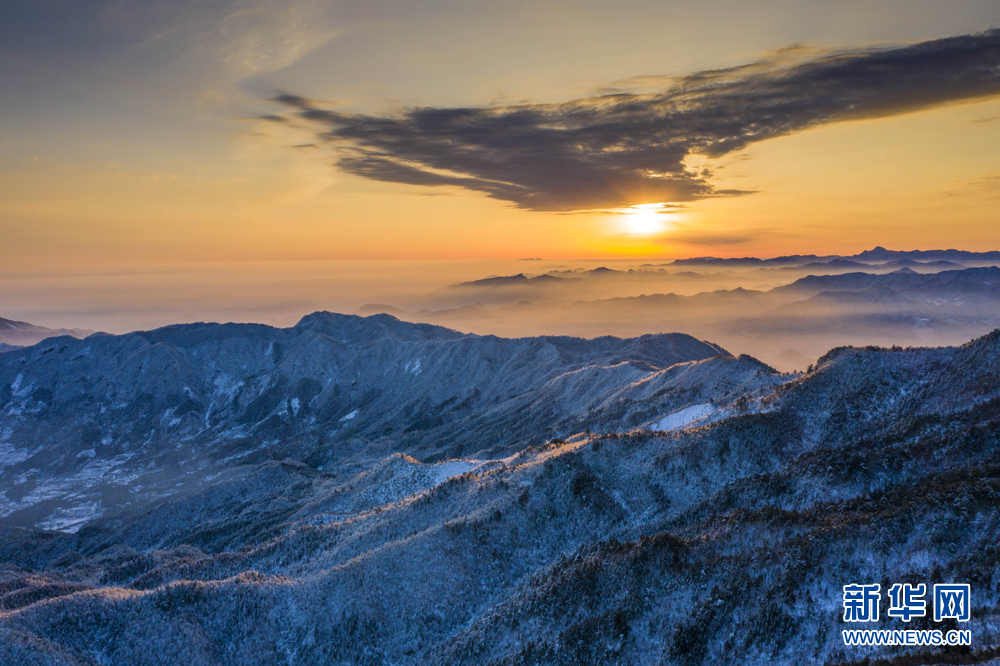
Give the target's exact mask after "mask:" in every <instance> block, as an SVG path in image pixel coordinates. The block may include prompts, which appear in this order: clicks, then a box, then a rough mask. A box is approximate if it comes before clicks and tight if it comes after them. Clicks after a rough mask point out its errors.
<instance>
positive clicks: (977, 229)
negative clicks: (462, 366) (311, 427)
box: [0, 0, 1000, 275]
mask: <svg viewBox="0 0 1000 666" xmlns="http://www.w3.org/2000/svg"><path fill="white" fill-rule="evenodd" d="M462 6H464V7H465V8H464V9H458V7H459V5H456V4H454V3H428V4H427V5H426V7H424V9H422V10H417V9H415V8H413V7H411V6H409V5H407V6H406V7H405V8H404V7H403V6H402V5H398V4H393V3H384V2H380V3H375V5H373V7H372V8H370V9H368V10H362V9H360V8H358V7H356V6H355V7H352V6H349V5H336V4H334V5H320V4H313V3H309V2H298V3H291V4H287V5H286V4H284V3H282V4H281V5H278V4H276V3H268V2H245V3H228V4H227V3H225V2H222V3H217V4H216V5H213V6H212V8H211V9H205V8H201V9H199V8H198V5H196V4H194V3H192V4H191V5H187V4H185V3H180V4H179V5H178V7H179V9H178V11H177V12H176V13H175V14H167V13H163V14H153V13H151V12H150V11H148V10H146V9H143V7H141V6H140V5H138V4H134V5H133V4H132V3H110V2H109V3H108V4H107V5H106V6H103V7H102V6H100V5H95V6H94V7H92V8H90V9H78V10H75V11H76V12H77V13H79V12H88V11H90V12H92V15H88V16H86V17H83V18H81V16H79V15H77V14H74V13H73V12H70V13H69V14H67V15H65V16H62V15H59V14H58V12H55V11H53V13H51V14H48V15H43V14H39V15H34V14H32V13H31V10H29V9H26V10H24V16H20V15H18V16H17V17H16V19H17V20H16V21H12V22H11V24H12V25H13V26H14V27H12V28H10V29H11V30H15V29H20V30H24V31H27V32H29V33H30V32H31V31H32V30H34V31H37V32H38V34H39V36H40V38H39V39H37V40H35V41H30V40H27V39H13V40H8V41H7V43H8V46H6V47H4V48H5V50H6V51H8V53H7V54H6V55H5V56H4V57H3V58H2V59H0V60H2V62H3V65H2V66H0V67H2V72H0V83H2V84H4V85H5V88H6V89H7V90H9V91H11V94H10V95H5V97H6V101H4V102H2V103H0V119H2V122H3V129H4V132H3V133H2V136H0V141H2V150H0V154H2V157H0V233H2V238H3V242H2V244H0V263H2V264H3V265H4V266H5V269H4V271H5V274H6V275H11V274H15V273H17V272H19V271H20V272H28V273H31V274H36V275H37V274H48V273H51V274H53V275H55V274H58V273H59V271H61V270H66V269H67V268H72V269H73V270H75V271H77V272H83V273H86V272H88V271H101V270H105V269H106V268H107V267H109V266H145V265H153V264H156V265H164V266H175V265H181V264H185V263H192V262H193V263H197V264H200V265H204V264H208V265H211V264H213V263H218V262H223V263H225V262H232V261H240V260H260V259H269V260H271V259H273V260H301V259H309V260H315V259H421V258H424V259H471V258H508V259H514V258H518V257H529V256H530V257H535V256H541V257H546V258H555V257H566V258H583V257H682V256H699V255H709V254H711V255H716V256H746V255H754V256H775V255H779V254H786V253H821V254H829V253H855V252H857V251H860V250H863V249H866V248H870V247H872V246H875V245H884V246H887V247H892V248H897V249H916V248H921V249H930V248H940V247H956V248H961V249H969V250H989V249H998V248H1000V219H998V218H1000V205H998V204H1000V157H998V155H1000V150H998V148H1000V100H998V99H997V98H995V97H993V98H987V99H985V100H983V99H980V100H979V101H973V102H970V101H964V102H962V101H960V102H958V103H953V104H950V105H945V106H938V107H936V108H932V109H930V110H920V111H916V112H913V113H907V114H903V115H895V116H892V117H887V118H881V119H875V120H862V121H851V122H837V123H832V124H826V125H823V126H820V127H817V128H815V129H808V130H805V131H799V132H794V133H791V134H790V135H787V136H780V137H777V138H773V139H768V140H766V141H761V142H758V143H752V144H750V145H749V146H747V147H745V148H744V149H741V150H739V151H736V152H734V153H731V154H727V155H723V156H722V157H719V158H716V159H708V158H703V157H701V156H698V155H694V156H692V157H691V158H690V159H689V162H691V163H692V164H693V163H695V162H697V164H698V167H699V168H702V167H705V166H707V167H709V168H711V169H712V170H713V172H714V176H713V177H712V179H711V184H712V185H713V186H714V187H715V188H716V189H718V190H724V189H740V190H748V191H753V192H754V193H752V194H745V195H742V196H731V197H715V198H705V199H701V200H695V201H690V202H687V203H685V204H684V205H685V206H686V207H685V208H684V209H682V210H680V211H679V212H676V213H672V214H669V215H655V214H654V215H652V216H651V215H649V213H648V211H642V210H638V211H637V212H636V213H635V214H631V213H626V214H624V215H623V214H614V213H611V212H608V211H576V212H573V213H572V214H564V213H558V212H537V211H531V210H524V209H520V208H516V207H514V206H513V205H512V204H511V202H509V201H504V200H498V199H492V198H488V197H487V196H486V195H484V194H482V193H481V192H476V191H470V190H467V189H463V188H460V187H456V186H439V187H423V186H417V185H408V184H399V183H390V182H380V181H376V180H369V179H366V178H363V177H359V176H358V175H352V174H350V173H347V172H345V171H344V170H343V169H339V168H337V167H336V166H334V162H335V161H336V159H337V148H336V146H327V145H321V146H319V147H313V148H293V147H292V146H294V145H296V144H300V143H307V142H309V140H310V136H309V134H308V132H307V131H305V130H303V129H301V128H299V129H295V128H291V127H286V126H284V125H281V124H278V123H274V122H268V121H265V120H259V119H256V116H259V115H262V114H268V113H272V112H273V111H274V110H275V109H274V105H273V104H271V103H269V102H267V101H266V100H265V98H266V97H268V96H270V95H273V94H275V92H276V91H279V90H291V91H294V92H296V93H297V94H307V95H309V96H312V97H314V98H318V99H320V100H327V102H328V103H329V108H334V109H342V110H344V111H345V112H351V113H358V112H364V113H373V114H378V113H391V112H392V111H393V110H394V109H402V108H407V107H410V106H428V107H434V106H437V107H447V106H454V105H458V106H465V105H472V106H481V105H490V104H509V103H511V102H512V101H521V100H526V101H530V102H533V103H552V102H561V101H565V100H570V99H576V98H580V97H586V96H587V95H591V94H593V93H594V92H595V91H599V90H601V88H602V86H606V85H607V84H609V83H610V82H613V81H616V80H620V79H624V78H627V77H632V76H638V75H648V74H657V75H659V74H666V75H671V76H681V75H685V74H689V73H692V72H695V71H700V70H704V69H709V68H713V67H729V66H733V65H739V64H745V63H748V62H753V61H754V60H756V59H759V58H760V57H762V56H763V54H766V53H768V52H769V51H772V50H773V49H776V48H780V47H783V46H787V45H789V44H794V43H809V44H818V45H820V46H822V47H824V48H827V49H830V48H860V47H867V46H869V45H871V44H906V43H913V42H916V41H920V40H925V39H931V38H938V37H947V36H950V35H957V34H968V33H971V32H975V31H977V30H982V29H984V28H987V27H990V26H997V25H1000V5H997V3H995V2H975V1H972V0H969V1H968V2H963V3H960V5H959V8H958V9H956V5H955V3H953V2H934V1H930V0H928V1H921V2H911V1H907V2H902V1H900V2H884V3H878V6H877V7H876V6H873V5H872V3H865V2H836V3H816V2H792V1H790V0H789V1H785V2H765V3H760V4H759V5H757V6H756V7H755V8H754V9H753V10H752V11H751V9H750V8H747V7H745V6H744V3H735V2H718V3H689V2H672V3H652V2H647V3H643V2H636V3H633V4H632V5H629V6H617V5H616V7H615V8H614V9H612V8H609V7H607V6H605V3H575V4H573V3H544V4H536V3H524V4H518V3H511V4H509V5H508V6H507V7H506V8H504V9H503V10H499V9H497V8H495V7H493V8H489V7H485V6H482V7H481V6H479V5H462ZM389 9H393V10H396V9H398V11H396V12H395V14H394V12H393V11H388V10H389ZM19 11H20V10H19ZM39 11H41V10H39ZM396 14H398V15H396ZM60 22H63V23H65V25H60ZM751 28H753V29H752V30H751ZM634 203H655V202H649V201H635V202H634ZM643 216H645V217H643Z"/></svg>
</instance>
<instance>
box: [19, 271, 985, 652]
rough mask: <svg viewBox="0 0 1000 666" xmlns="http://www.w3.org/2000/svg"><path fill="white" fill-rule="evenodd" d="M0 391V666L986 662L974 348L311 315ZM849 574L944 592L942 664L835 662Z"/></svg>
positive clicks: (76, 364) (148, 339) (168, 341)
mask: <svg viewBox="0 0 1000 666" xmlns="http://www.w3.org/2000/svg"><path fill="white" fill-rule="evenodd" d="M896 275H902V276H903V277H902V278H899V277H893V278H892V279H894V280H900V279H904V280H908V279H912V276H910V275H909V274H907V273H904V274H896ZM978 278H981V279H979V282H987V281H988V280H990V279H992V278H991V277H990V275H989V274H982V275H980V276H978ZM978 278H977V279H978ZM848 279H854V278H848ZM937 279H939V280H941V281H942V283H946V282H948V281H947V280H946V279H945V278H944V277H941V278H937ZM952 279H957V278H952ZM963 279H965V278H963ZM972 282H975V280H972ZM855 288H856V290H857V292H865V290H875V292H877V290H879V289H883V288H887V289H891V290H892V293H889V292H887V291H885V290H884V289H883V291H881V292H877V293H874V292H865V293H866V294H869V295H871V296H872V298H874V299H882V300H888V301H889V302H894V301H895V299H897V298H909V296H907V295H906V289H905V288H902V287H901V288H896V287H891V286H888V285H877V284H863V285H859V284H855V283H851V289H852V290H854V289H855ZM925 288H927V289H929V288H930V287H927V286H926V285H924V286H922V287H921V289H925ZM809 289H810V290H814V295H813V296H810V297H809V298H813V297H815V296H818V295H820V294H824V293H826V295H825V296H823V297H822V298H823V299H831V298H833V299H836V298H838V297H837V296H830V294H831V293H834V294H836V293H837V292H839V291H842V290H839V289H837V285H830V284H827V283H824V284H816V285H812V286H810V287H809ZM977 289H978V287H977ZM988 291H989V290H988V289H986V288H983V289H980V290H979V291H978V292H976V293H980V294H983V297H984V298H986V297H987V296H988ZM852 293H853V292H852ZM900 293H902V294H903V296H899V295H898V294H900ZM737 297H740V296H737ZM0 404H2V412H0V414H2V416H0V466H2V467H0V483H2V491H3V496H2V497H3V499H2V504H0V513H2V518H0V532H2V536H3V538H2V539H0V563H2V565H0V662H2V663H17V664H22V663H23V664H56V663H61V664H88V665H89V664H162V663H187V664H279V663H280V664H288V663H293V664H580V663H595V664H707V663H741V664H755V663H760V664H764V663H768V664H770V663H777V664H827V663H837V664H861V663H866V664H867V663H871V660H872V659H882V660H884V662H883V663H887V664H900V665H901V664H932V663H935V664H936V663H987V662H989V661H990V660H992V659H995V658H996V657H997V656H1000V607H998V599H1000V553H998V546H997V544H998V543H1000V509H998V507H1000V427H998V426H1000V331H994V332H992V333H990V334H988V335H985V336H983V337H980V338H977V339H975V340H973V341H971V342H968V343H966V344H963V345H961V346H954V347H943V348H923V347H919V348H901V347H894V348H878V347H870V348H856V347H845V348H837V349H834V350H831V351H830V352H829V353H827V354H825V355H823V356H822V357H821V358H820V359H818V361H817V362H816V363H815V364H814V366H813V367H812V368H810V369H809V371H808V372H807V373H800V374H782V373H779V372H778V371H776V370H774V369H773V368H771V367H769V366H768V365H765V364H763V363H761V362H759V361H757V360H756V359H754V358H751V357H748V356H733V355H730V354H729V353H728V352H727V350H726V349H723V348H721V347H720V346H718V345H716V344H713V343H709V342H703V341H700V340H698V339H696V338H694V337H691V336H689V335H683V334H660V335H645V336H641V337H637V338H631V339H621V338H613V337H603V338H597V339H592V340H584V339H579V338H570V337H535V338H521V339H505V338H496V337H492V336H478V335H469V334H462V333H458V332H456V331H454V330H450V329H445V328H441V327H437V326H431V325H427V324H414V323H407V322H402V321H399V320H398V319H395V318H393V317H391V316H388V315H376V316H371V317H366V318H362V317H354V316H345V315H336V314H331V313H315V314H313V315H310V316H308V317H306V318H304V319H303V320H302V321H301V322H300V323H299V324H298V325H297V326H294V327H292V328H287V329H276V328H271V327H267V326H262V325H232V324H230V325H219V324H198V325H184V326H172V327H168V328H164V329H158V330H155V331H148V332H140V333H132V334H128V335H124V336H110V335H104V334H98V335H92V336H90V337H87V338H85V339H82V340H80V339H76V338H72V337H57V338H51V339H48V340H45V341H44V342H42V343H40V344H37V345H35V346H33V347H29V348H26V349H18V350H13V351H7V352H4V353H3V354H0ZM853 582H878V583H881V584H883V588H885V589H887V587H888V584H889V583H891V582H912V583H920V582H926V583H933V582H968V583H970V584H971V586H972V595H973V596H972V610H973V620H972V621H971V622H970V623H968V625H964V626H963V627H962V628H967V629H969V630H970V631H971V632H972V636H973V645H972V648H971V649H959V648H929V647H918V646H911V647H897V648H888V647H886V648H847V647H845V646H844V644H843V641H842V639H841V636H840V630H841V629H843V628H844V624H843V622H842V620H841V618H842V617H843V607H842V605H841V595H842V586H843V585H845V584H848V583H853ZM899 624H900V623H899V621H898V620H895V619H883V620H882V622H880V623H879V624H878V625H877V626H881V627H883V628H899V627H898V626H897V625H899ZM937 626H938V625H934V624H933V623H932V622H931V620H930V619H929V618H924V619H923V620H917V621H915V622H914V623H913V626H907V627H906V628H932V627H937Z"/></svg>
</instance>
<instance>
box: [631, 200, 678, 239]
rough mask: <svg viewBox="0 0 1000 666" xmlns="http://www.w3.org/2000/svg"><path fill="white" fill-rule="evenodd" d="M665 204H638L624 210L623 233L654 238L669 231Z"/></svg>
mask: <svg viewBox="0 0 1000 666" xmlns="http://www.w3.org/2000/svg"><path fill="white" fill-rule="evenodd" d="M665 206H666V204H663V203H650V204H638V205H636V206H629V207H628V208H622V209H620V210H621V213H622V216H621V225H622V231H624V232H625V234H627V235H629V236H654V235H656V234H660V233H663V232H664V231H666V229H667V219H666V216H665V215H664V210H663V209H664V207H665Z"/></svg>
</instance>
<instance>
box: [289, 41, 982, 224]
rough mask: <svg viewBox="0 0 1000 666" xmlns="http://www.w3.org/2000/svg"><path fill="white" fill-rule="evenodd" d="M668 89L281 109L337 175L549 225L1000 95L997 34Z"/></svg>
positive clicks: (716, 76)
mask: <svg viewBox="0 0 1000 666" xmlns="http://www.w3.org/2000/svg"><path fill="white" fill-rule="evenodd" d="M649 80H650V79H648V78H647V79H646V81H649ZM659 80H660V81H662V90H660V91H659V92H654V93H642V94H640V93H635V92H614V93H610V94H606V95H601V96H598V97H590V98H584V99H579V100H574V101H570V102H564V103H558V104H518V105H508V106H490V107H469V108H432V107H421V108H413V109H408V110H405V111H403V112H400V113H396V114H391V115H383V116H376V115H363V114H350V113H340V112H337V111H332V110H327V109H323V108H320V107H319V106H318V105H317V104H316V103H314V102H313V101H311V100H309V99H307V98H304V97H300V96H298V95H291V94H284V95H279V96H278V97H276V98H275V101H277V102H280V103H281V104H283V105H285V106H287V107H289V108H290V109H292V110H293V114H294V115H296V116H298V118H299V120H302V121H306V122H308V123H310V124H311V125H313V126H315V128H316V131H317V136H318V137H319V139H321V140H322V141H325V142H330V143H333V144H334V145H337V146H338V147H339V149H340V151H341V157H340V158H339V160H338V162H337V164H338V166H339V167H340V168H342V169H344V170H346V171H348V172H350V173H354V174H356V175H359V176H364V177H366V178H371V179H374V180H383V181H390V182H398V183H410V184H414V185H425V186H434V185H457V186H460V187H464V188H468V189H470V190H477V191H481V192H486V193H487V194H489V195H490V196H492V197H495V198H497V199H501V200H504V201H509V202H512V203H513V204H515V205H516V206H518V207H520V208H526V209H530V210H545V211H574V210H588V209H598V208H615V207H620V206H626V205H630V204H637V203H646V202H654V201H673V202H678V201H693V200H697V199H702V198H706V197H711V196H720V195H726V194H738V193H739V192H738V191H733V190H719V189H717V188H715V187H713V185H712V183H711V181H710V177H711V174H710V173H708V172H707V171H701V172H694V171H690V170H687V169H685V166H684V160H685V158H686V157H688V156H689V155H692V154H700V155H705V156H708V157H719V156H722V155H725V154H727V153H731V152H732V151H736V150H740V149H742V148H744V147H746V146H747V145H749V144H751V143H754V142H756V141H762V140H764V139H770V138H773V137H778V136H783V135H787V134H791V133H794V132H799V131H802V130H805V129H809V128H812V127H817V126H820V125H824V124H829V123H835V122H841V121H845V120H859V119H868V118H880V117H886V116H893V115H898V114H902V113H907V112H911V111H917V110H920V109H925V108H928V107H932V106H936V105H940V104H946V103H952V102H960V101H965V100H973V99H976V98H984V97H988V96H992V95H997V94H1000V29H993V30H989V31H987V32H983V33H980V34H976V35H965V36H959V37H950V38H947V39H937V40H933V41H927V42H922V43H919V44H914V45H911V46H905V47H899V48H879V49H876V48H871V49H864V50H855V51H843V52H834V53H824V54H820V55H817V54H816V53H815V52H810V51H807V50H804V49H802V50H798V49H794V48H792V49H786V50H785V51H783V52H781V53H779V54H777V55H775V56H773V57H770V58H768V59H765V60H762V61H759V62H755V63H751V64H748V65H743V66H740V67H733V68H729V69H719V70H709V71H704V72H698V73H696V74H691V75H689V76H685V77H679V78H668V77H663V78H662V79H659Z"/></svg>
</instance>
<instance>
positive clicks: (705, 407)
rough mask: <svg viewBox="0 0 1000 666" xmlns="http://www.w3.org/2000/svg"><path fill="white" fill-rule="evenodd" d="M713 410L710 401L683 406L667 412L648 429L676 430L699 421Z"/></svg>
mask: <svg viewBox="0 0 1000 666" xmlns="http://www.w3.org/2000/svg"><path fill="white" fill-rule="evenodd" d="M714 411H715V407H713V406H712V404H711V403H707V402H706V403H703V404H700V405H691V406H690V407H685V408H684V409H680V410H678V411H676V412H673V413H672V414H667V415H666V416H664V417H663V418H661V419H660V420H659V421H657V422H656V423H654V424H653V425H651V426H649V429H650V430H659V431H661V432H666V431H668V430H677V429H678V428H683V427H685V426H688V425H690V424H692V423H694V422H695V421H699V420H701V419H703V418H705V417H706V416H708V415H709V414H711V413H712V412H714Z"/></svg>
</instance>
